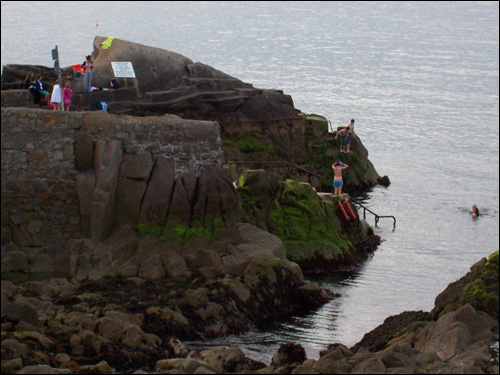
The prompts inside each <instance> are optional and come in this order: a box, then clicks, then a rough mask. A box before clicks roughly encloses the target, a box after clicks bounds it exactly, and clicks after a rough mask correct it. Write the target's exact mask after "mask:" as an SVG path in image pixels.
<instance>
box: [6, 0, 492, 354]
mask: <svg viewBox="0 0 500 375" xmlns="http://www.w3.org/2000/svg"><path fill="white" fill-rule="evenodd" d="M1 6H2V8H1V20H2V22H1V29H2V32H1V41H2V43H1V46H2V47H1V48H2V55H1V63H2V66H3V65H5V64H9V63H16V64H40V65H46V66H52V60H51V49H53V48H54V46H55V45H57V46H58V49H59V55H60V59H61V66H63V67H64V66H69V65H71V64H75V63H80V62H81V61H83V59H84V57H85V56H86V55H87V54H90V53H91V52H92V50H93V47H92V42H93V39H94V37H95V36H96V35H99V36H114V37H116V38H119V39H125V40H129V41H132V42H136V43H140V44H145V45H149V46H153V47H158V48H162V49H166V50H170V51H173V52H176V53H179V54H182V55H184V56H186V57H188V58H190V59H192V60H193V61H195V62H196V61H200V62H203V63H205V64H207V65H210V66H212V67H213V68H215V69H218V70H221V71H223V72H225V73H228V74H230V75H232V76H234V77H236V78H239V79H241V80H243V81H245V82H248V83H252V84H253V85H254V86H255V87H259V88H276V89H281V90H283V91H284V92H285V93H286V94H289V95H291V96H292V98H293V100H294V104H295V107H296V108H298V109H300V110H301V111H303V112H305V113H316V114H320V115H323V116H325V117H326V118H328V119H329V120H330V121H331V123H332V126H333V127H335V128H336V127H337V126H342V125H347V123H348V122H349V120H350V119H351V118H354V119H356V123H355V131H356V133H357V134H358V135H359V137H360V138H361V140H362V142H363V144H364V145H365V146H366V148H367V149H368V151H369V153H370V155H369V158H370V160H371V161H372V162H373V164H374V165H375V168H376V169H377V171H378V173H379V174H380V175H387V176H389V178H390V180H391V182H392V183H391V185H390V186H389V187H387V188H384V187H377V188H375V189H374V190H373V191H371V192H370V193H368V194H367V195H366V196H365V197H364V198H363V201H364V203H365V205H366V206H367V207H369V208H370V209H371V210H373V211H375V212H376V213H378V214H379V215H394V216H395V217H396V218H397V225H396V228H395V229H394V230H393V225H392V220H384V219H381V220H380V222H379V225H378V229H379V233H378V234H379V235H380V236H381V237H382V239H383V242H382V244H381V245H380V246H379V248H378V250H377V251H376V252H375V254H374V256H373V257H372V258H371V259H369V260H368V261H367V262H366V263H365V264H364V265H363V267H362V268H361V269H359V270H358V271H356V272H355V273H352V274H348V275H339V276H342V278H339V279H331V280H322V281H321V284H322V285H323V286H324V287H327V288H331V289H332V290H334V291H335V292H337V293H339V294H340V297H339V298H336V299H334V300H332V301H331V302H330V303H328V304H327V305H325V306H323V307H322V308H321V309H319V310H317V311H315V312H313V313H311V314H308V315H306V316H300V317H294V318H292V319H290V320H289V321H286V322H283V323H279V324H275V325H274V326H272V327H268V328H266V329H261V330H259V329H255V330H253V331H251V332H249V333H248V334H246V335H242V336H232V337H229V338H225V339H223V340H219V341H215V342H209V343H205V344H207V345H227V344H237V345H240V346H241V347H242V348H243V349H244V351H245V352H246V353H247V354H248V355H249V356H251V357H252V358H256V359H259V360H262V361H264V362H269V361H270V359H271V356H272V354H273V353H275V352H276V350H277V348H278V347H279V345H280V344H282V343H284V342H286V341H290V340H291V341H296V342H299V343H301V344H302V345H303V346H304V348H305V349H306V352H307V354H308V357H309V358H318V356H319V354H318V353H319V351H320V350H323V349H325V348H326V347H327V345H328V344H329V343H334V342H340V343H343V344H345V345H347V346H352V345H354V344H355V343H357V342H358V341H359V340H360V339H361V338H362V337H363V335H364V334H365V333H367V332H368V331H370V330H372V329H373V328H375V327H376V326H378V325H379V324H381V323H382V322H383V321H384V320H385V318H387V317H388V316H390V315H394V314H398V313H400V312H403V311H407V310H424V311H429V310H431V309H432V307H433V306H434V299H435V297H436V296H437V295H438V294H439V293H440V292H441V291H442V290H443V289H444V288H445V287H446V286H447V285H448V284H449V283H450V282H453V281H455V280H457V279H458V278H460V277H461V276H462V275H464V274H465V273H466V272H467V271H468V270H469V267H470V266H471V265H472V264H473V263H475V262H476V261H478V260H479V259H481V258H482V257H484V256H488V255H489V254H491V253H492V252H494V251H497V250H498V248H499V245H498V241H499V219H498V218H499V100H498V98H499V80H498V76H499V5H498V2H399V1H398V2H383V1H377V2H340V1H335V2H328V1H322V2H300V1H299V2H218V1H210V2H203V1H201V2H189V1H186V2H106V1H101V2H98V3H85V4H82V3H75V2H64V1H61V2H45V1H39V2H16V1H7V2H3V1H2V3H1ZM473 204H476V205H477V206H478V207H479V208H480V210H481V212H482V214H481V216H480V217H479V218H477V219H472V218H471V216H470V214H469V210H470V208H471V207H472V205H473ZM367 220H368V222H369V223H370V224H371V225H374V218H373V217H370V215H368V216H367ZM200 344H201V343H192V345H200Z"/></svg>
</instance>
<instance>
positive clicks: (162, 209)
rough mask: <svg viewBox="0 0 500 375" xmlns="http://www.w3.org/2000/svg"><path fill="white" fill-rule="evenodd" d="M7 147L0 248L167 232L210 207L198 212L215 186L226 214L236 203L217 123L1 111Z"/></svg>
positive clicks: (32, 111)
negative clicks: (163, 228)
mask: <svg viewBox="0 0 500 375" xmlns="http://www.w3.org/2000/svg"><path fill="white" fill-rule="evenodd" d="M1 137H2V138H1V144H2V242H3V243H5V242H7V241H8V240H10V239H14V241H15V242H16V243H17V244H18V245H21V246H26V247H37V246H45V245H48V244H54V243H56V242H59V241H60V242H63V241H66V240H67V239H69V238H79V237H82V236H83V237H89V238H92V239H93V240H95V241H101V240H103V239H104V238H106V237H107V236H108V235H109V234H110V232H111V231H112V229H113V228H115V227H117V226H119V225H120V224H124V223H128V224H135V223H137V221H138V220H139V219H140V220H141V221H143V222H147V223H151V224H152V225H153V224H157V225H162V224H164V223H165V221H166V219H167V216H168V215H169V214H170V215H173V216H175V215H176V213H177V217H180V218H183V219H184V220H192V219H193V217H194V216H196V209H195V206H203V207H209V206H210V204H208V203H207V202H208V201H205V202H203V204H202V203H201V202H200V201H201V196H202V195H203V194H201V193H200V191H199V189H201V188H203V186H205V187H206V186H210V184H211V183H209V182H208V181H211V180H213V178H212V177H214V178H215V188H214V189H215V190H216V191H218V192H221V191H226V192H227V194H228V196H229V197H230V198H229V202H230V204H233V203H234V201H236V199H237V198H236V194H235V191H234V188H232V186H231V185H230V182H229V181H226V180H225V179H224V174H223V173H222V172H221V173H219V171H222V170H221V165H222V157H221V144H220V135H219V127H218V125H217V123H214V122H209V121H190V120H183V119H181V118H179V117H177V116H169V115H166V116H163V117H145V118H139V117H132V116H114V115H110V114H108V113H106V112H104V111H97V112H78V113H76V112H75V113H73V112H70V113H67V112H55V111H47V110H39V109H27V108H2V132H1ZM207 170H208V171H209V172H207ZM204 176H205V177H204ZM207 176H209V177H207ZM213 184H214V183H212V185H213ZM221 186H223V187H224V188H222V187H221ZM181 188H182V189H181ZM231 189H233V191H232V190H231ZM233 195H234V197H233ZM205 199H208V198H205ZM233 199H234V201H233ZM171 203H175V204H174V205H172V204H171ZM216 206H217V205H216ZM219 208H220V207H216V209H217V210H219ZM222 211H224V210H222ZM230 211H231V210H230V209H229V208H228V209H227V210H226V211H225V212H226V214H228V215H229V214H232V213H231V212H230ZM186 212H187V215H186ZM220 215H222V216H223V215H224V212H221V213H220ZM198 216H200V217H202V218H204V217H206V216H207V215H206V213H205V212H202V213H198ZM222 219H227V217H226V218H225V217H224V216H223V217H222Z"/></svg>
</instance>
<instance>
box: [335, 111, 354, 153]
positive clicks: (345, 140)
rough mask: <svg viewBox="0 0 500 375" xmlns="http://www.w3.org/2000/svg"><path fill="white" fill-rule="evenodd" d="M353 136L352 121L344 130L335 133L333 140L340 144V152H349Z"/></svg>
mask: <svg viewBox="0 0 500 375" xmlns="http://www.w3.org/2000/svg"><path fill="white" fill-rule="evenodd" d="M354 136H355V134H354V119H352V120H351V122H350V123H349V125H347V126H346V127H345V128H344V129H341V130H339V131H337V134H336V135H335V140H338V141H339V144H340V152H344V153H350V152H351V143H352V138H353V137H354Z"/></svg>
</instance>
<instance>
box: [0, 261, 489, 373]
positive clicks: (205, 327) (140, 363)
mask: <svg viewBox="0 0 500 375" xmlns="http://www.w3.org/2000/svg"><path fill="white" fill-rule="evenodd" d="M498 258H499V257H498V252H496V253H494V254H492V255H491V256H490V257H489V259H486V258H484V259H482V260H480V261H479V262H478V263H476V264H475V265H473V266H472V267H471V271H470V272H469V273H468V274H467V275H465V276H464V277H463V278H462V279H460V280H458V281H457V282H455V283H452V284H450V285H449V286H448V288H447V289H446V290H445V291H443V292H442V293H441V294H440V295H439V296H438V297H437V298H436V305H435V307H434V309H433V310H432V311H431V312H422V311H419V312H415V311H414V312H404V313H402V314H399V315H397V316H393V317H389V318H387V319H386V321H385V322H384V323H383V324H382V325H381V326H379V327H377V328H376V329H375V330H373V331H372V332H370V333H367V334H366V335H365V336H364V337H363V339H362V340H361V341H360V342H359V343H358V344H356V345H355V346H354V347H352V348H347V347H346V346H344V345H342V344H339V343H334V344H331V345H329V347H328V348H327V349H326V350H324V351H322V352H321V353H320V358H319V359H317V360H315V359H308V358H306V355H305V351H304V349H303V348H302V347H301V345H300V344H299V343H287V344H284V345H282V346H281V347H280V349H279V350H278V352H277V353H275V355H274V356H273V359H272V362H271V364H264V363H260V362H258V361H255V360H252V359H250V358H248V357H246V356H245V355H244V354H243V352H242V351H241V349H240V348H238V347H237V346H229V347H210V348H202V349H198V350H195V351H192V352H190V351H189V350H188V349H187V348H186V347H185V346H184V345H183V344H182V341H183V340H189V339H203V338H209V337H214V336H219V335H222V336H223V335H226V334H228V333H237V332H239V331H244V330H245V329H247V328H248V323H249V322H252V321H253V322H258V321H262V320H266V319H276V318H278V316H277V315H276V311H280V310H281V312H282V313H283V314H284V315H288V314H290V313H294V312H297V310H293V305H294V302H293V301H295V304H296V306H304V305H307V304H309V305H310V306H311V305H314V304H315V305H319V304H321V301H322V300H324V299H326V298H330V297H331V296H328V295H325V294H324V292H322V291H321V290H319V289H318V288H317V287H315V286H314V285H311V284H308V283H305V284H302V286H300V283H301V282H300V280H298V279H297V280H296V282H298V284H297V285H295V287H293V288H291V289H289V290H275V289H273V288H271V289H270V290H267V292H266V293H264V292H263V291H264V290H266V286H267V287H270V286H271V285H270V284H268V283H269V279H268V278H269V277H271V278H272V277H277V278H278V281H281V280H280V279H281V278H282V277H292V278H293V277H294V276H292V275H290V274H289V273H288V272H287V270H285V269H282V268H279V267H278V268H276V267H274V268H271V267H269V268H267V269H265V270H261V271H258V270H257V269H258V268H259V267H256V268H254V270H253V271H250V270H248V272H246V274H245V276H244V277H243V279H244V280H245V283H242V281H241V279H240V280H238V279H237V278H234V279H230V278H227V277H226V278H224V279H222V280H210V281H206V280H203V279H202V278H201V277H200V278H197V279H196V280H189V282H188V283H175V282H171V283H165V282H164V281H151V280H145V279H141V278H128V279H126V278H123V279H120V278H118V279H117V278H114V279H101V280H97V281H85V282H81V283H78V282H70V281H68V280H66V279H51V280H50V281H46V282H26V283H23V284H21V285H14V284H13V283H11V282H9V281H5V280H2V373H6V374H8V373H10V374H13V373H18V374H28V373H29V374H33V373H53V374H57V373H61V374H64V373H67V374H71V373H80V374H86V373H110V374H111V373H136V374H147V373H176V374H191V373H197V374H210V373H217V374H223V373H245V374H286V373H292V374H301V373H308V374H331V373H366V374H374V373H388V374H389V373H457V374H459V373H486V374H488V373H498V311H499V310H498ZM249 280H252V281H251V282H249ZM255 283H257V284H255ZM249 284H254V285H255V289H247V288H246V287H248V285H249ZM258 284H260V285H258ZM283 285H289V283H283ZM304 289H308V290H309V291H311V290H316V297H315V298H311V294H310V293H308V294H306V295H305V294H303V293H301V290H304ZM259 291H260V293H259ZM300 298H306V299H307V300H303V301H300V300H299V299H300ZM278 300H279V302H280V303H279V304H280V305H281V306H280V308H277V306H276V303H277V302H278ZM217 302H218V303H217ZM285 306H288V309H285V310H282V309H281V308H283V307H285ZM236 311H237V312H238V313H235V312H236ZM495 342H496V349H495Z"/></svg>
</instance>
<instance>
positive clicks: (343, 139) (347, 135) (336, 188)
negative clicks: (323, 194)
mask: <svg viewBox="0 0 500 375" xmlns="http://www.w3.org/2000/svg"><path fill="white" fill-rule="evenodd" d="M354 136H355V134H354V119H352V120H351V122H350V123H349V125H347V126H346V127H345V128H343V129H340V130H339V131H337V133H336V135H335V140H338V141H339V145H340V152H341V153H350V152H351V143H352V138H353V137H354ZM346 168H349V165H347V164H345V163H343V162H342V160H340V159H339V160H337V161H336V162H335V163H333V164H332V169H333V173H334V179H333V195H337V196H338V195H342V185H343V184H344V183H343V180H342V171H343V170H344V169H346Z"/></svg>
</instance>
